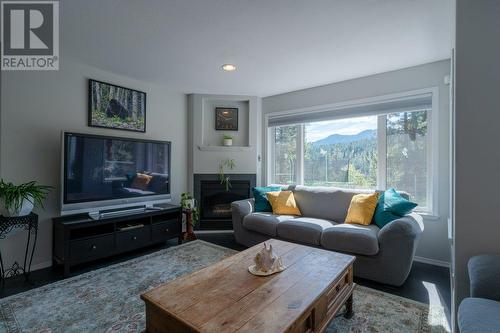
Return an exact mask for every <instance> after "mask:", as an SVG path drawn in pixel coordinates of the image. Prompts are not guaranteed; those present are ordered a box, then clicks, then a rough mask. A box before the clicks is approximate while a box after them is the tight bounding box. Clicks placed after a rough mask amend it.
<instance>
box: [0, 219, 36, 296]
mask: <svg viewBox="0 0 500 333" xmlns="http://www.w3.org/2000/svg"><path fill="white" fill-rule="evenodd" d="M15 228H19V229H21V228H22V229H24V230H26V231H28V240H27V241H26V251H25V253H24V263H23V266H21V265H20V264H19V263H18V262H17V261H15V262H14V264H13V265H12V266H11V267H10V268H7V269H5V268H4V266H3V259H2V254H1V253H0V279H1V280H2V287H3V286H4V284H5V279H6V278H8V277H12V276H17V275H21V274H22V275H24V277H25V279H26V281H27V282H28V277H29V275H30V272H31V262H32V261H33V255H34V254H35V247H36V240H37V236H38V215H36V214H35V213H31V214H29V215H26V216H18V217H5V216H0V239H5V238H6V237H7V234H8V233H9V232H11V231H12V230H13V229H15ZM31 238H33V242H31ZM30 243H32V244H31V251H30Z"/></svg>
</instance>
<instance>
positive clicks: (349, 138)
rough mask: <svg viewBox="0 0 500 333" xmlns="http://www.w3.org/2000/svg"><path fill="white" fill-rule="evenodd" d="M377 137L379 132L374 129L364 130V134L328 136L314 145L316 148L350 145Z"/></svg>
mask: <svg viewBox="0 0 500 333" xmlns="http://www.w3.org/2000/svg"><path fill="white" fill-rule="evenodd" d="M376 135H377V130H374V129H371V130H364V131H362V132H359V133H358V134H348V135H344V134H332V135H330V136H327V137H326V138H323V139H320V140H317V141H314V142H313V143H312V144H313V145H314V146H326V145H331V144H336V143H350V142H354V141H359V140H365V139H374V138H375V137H376Z"/></svg>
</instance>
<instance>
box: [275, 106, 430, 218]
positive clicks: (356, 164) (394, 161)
mask: <svg viewBox="0 0 500 333" xmlns="http://www.w3.org/2000/svg"><path fill="white" fill-rule="evenodd" d="M430 113H431V108H430V107H428V108H419V109H413V110H408V111H400V112H390V113H383V114H376V115H369V116H363V115H360V116H355V117H342V118H340V119H331V120H321V121H311V122H304V121H303V122H301V123H298V124H286V125H276V126H271V127H270V134H271V138H272V139H271V140H273V142H271V146H272V148H271V150H270V151H271V154H270V155H271V156H270V157H271V161H272V165H271V168H270V170H271V175H270V179H269V180H270V182H272V183H278V184H292V183H293V184H303V185H308V186H333V187H341V188H351V189H381V190H382V189H387V188H391V187H394V188H395V189H396V190H398V191H405V192H408V193H409V195H410V196H411V199H412V200H413V201H415V202H417V203H418V204H419V210H420V211H426V212H429V213H430V211H431V206H432V202H431V198H430V196H431V195H430V193H431V189H430V186H431V182H430V176H431V174H430V171H431V170H430V168H429V165H430V164H429V162H430V158H431V157H430V156H431V155H430V154H429V152H430V140H429V120H430V118H429V115H430Z"/></svg>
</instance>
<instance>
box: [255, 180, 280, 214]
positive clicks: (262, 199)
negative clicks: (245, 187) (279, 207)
mask: <svg viewBox="0 0 500 333" xmlns="http://www.w3.org/2000/svg"><path fill="white" fill-rule="evenodd" d="M275 191H281V186H263V187H254V188H253V189H252V192H253V197H254V199H255V209H254V211H255V212H272V211H273V208H272V207H271V204H270V203H269V201H268V200H267V196H266V193H267V192H275Z"/></svg>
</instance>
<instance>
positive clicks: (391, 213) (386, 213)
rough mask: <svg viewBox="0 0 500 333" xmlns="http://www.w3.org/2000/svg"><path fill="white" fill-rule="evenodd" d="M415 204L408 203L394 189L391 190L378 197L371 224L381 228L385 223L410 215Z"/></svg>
mask: <svg viewBox="0 0 500 333" xmlns="http://www.w3.org/2000/svg"><path fill="white" fill-rule="evenodd" d="M415 207H417V204H416V203H414V202H411V201H409V200H408V199H406V198H405V197H404V196H402V195H401V194H400V193H398V192H396V190H395V189H393V188H391V189H388V190H387V191H385V192H382V193H381V194H380V196H379V199H378V203H377V209H376V210H375V215H374V216H373V222H374V223H375V224H376V225H377V226H378V227H379V228H383V227H384V226H385V225H386V224H387V223H389V222H391V221H394V220H396V219H398V218H400V217H402V216H404V215H406V214H408V213H410V212H411V211H412V210H413V209H414V208H415Z"/></svg>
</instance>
